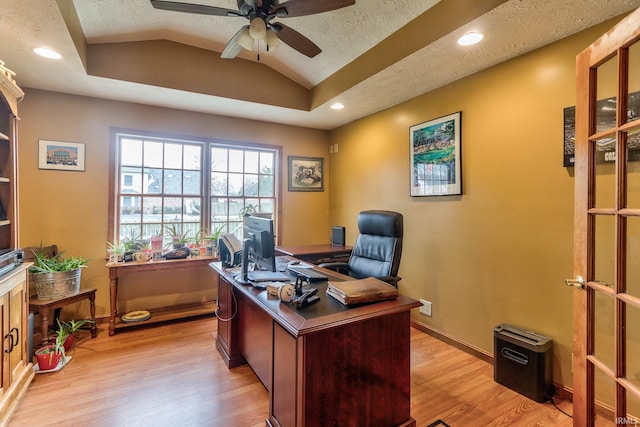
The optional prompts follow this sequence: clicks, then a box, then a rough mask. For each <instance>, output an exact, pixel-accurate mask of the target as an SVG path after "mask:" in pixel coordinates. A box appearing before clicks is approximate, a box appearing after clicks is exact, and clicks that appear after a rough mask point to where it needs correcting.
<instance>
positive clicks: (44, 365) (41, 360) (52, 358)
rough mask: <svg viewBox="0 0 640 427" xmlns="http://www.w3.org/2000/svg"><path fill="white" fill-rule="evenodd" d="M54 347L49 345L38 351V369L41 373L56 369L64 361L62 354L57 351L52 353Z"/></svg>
mask: <svg viewBox="0 0 640 427" xmlns="http://www.w3.org/2000/svg"><path fill="white" fill-rule="evenodd" d="M52 347H53V346H50V345H47V346H44V347H41V348H39V349H37V350H36V353H35V354H36V359H37V360H38V367H39V368H40V370H41V371H49V370H51V369H54V368H55V367H56V366H58V363H60V359H62V352H61V351H56V352H54V353H50V352H49V351H50V349H51V348H52Z"/></svg>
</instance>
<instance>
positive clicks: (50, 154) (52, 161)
mask: <svg viewBox="0 0 640 427" xmlns="http://www.w3.org/2000/svg"><path fill="white" fill-rule="evenodd" d="M84 157H85V155H84V144H81V143H76V142H63V141H48V140H46V139H41V140H40V141H39V146H38V168H39V169H55V170H63V171H80V172H84Z"/></svg>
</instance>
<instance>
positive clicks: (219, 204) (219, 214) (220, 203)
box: [211, 197, 229, 222]
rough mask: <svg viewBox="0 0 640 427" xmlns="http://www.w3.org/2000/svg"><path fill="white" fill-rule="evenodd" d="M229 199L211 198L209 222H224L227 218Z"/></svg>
mask: <svg viewBox="0 0 640 427" xmlns="http://www.w3.org/2000/svg"><path fill="white" fill-rule="evenodd" d="M228 208H229V199H226V198H222V197H213V198H212V199H211V220H212V221H214V222H216V221H226V220H227V216H228Z"/></svg>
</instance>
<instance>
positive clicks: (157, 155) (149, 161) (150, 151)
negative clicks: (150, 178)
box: [144, 141, 162, 168]
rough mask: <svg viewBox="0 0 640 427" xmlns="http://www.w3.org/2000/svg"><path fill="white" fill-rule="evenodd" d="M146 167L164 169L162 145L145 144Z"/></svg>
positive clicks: (157, 143) (149, 142)
mask: <svg viewBox="0 0 640 427" xmlns="http://www.w3.org/2000/svg"><path fill="white" fill-rule="evenodd" d="M144 165H145V166H147V167H153V168H161V167H162V143H160V142H152V141H145V142H144Z"/></svg>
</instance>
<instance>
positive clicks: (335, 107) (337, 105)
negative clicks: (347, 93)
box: [331, 102, 344, 110]
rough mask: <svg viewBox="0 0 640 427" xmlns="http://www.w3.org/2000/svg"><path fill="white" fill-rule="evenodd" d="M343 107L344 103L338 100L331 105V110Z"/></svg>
mask: <svg viewBox="0 0 640 427" xmlns="http://www.w3.org/2000/svg"><path fill="white" fill-rule="evenodd" d="M343 108H344V105H343V104H341V103H339V102H336V103H335V104H332V105H331V109H332V110H342V109H343Z"/></svg>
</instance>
